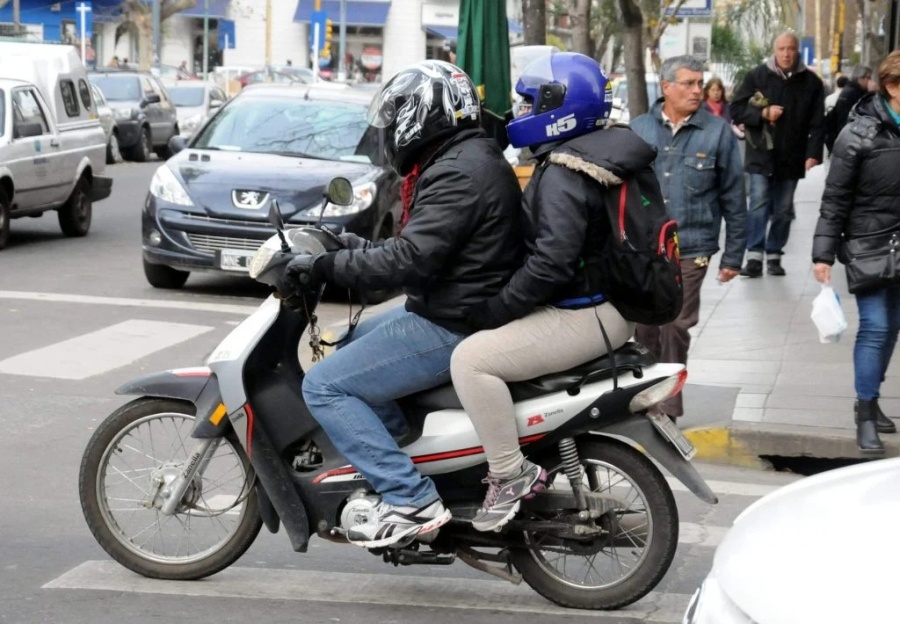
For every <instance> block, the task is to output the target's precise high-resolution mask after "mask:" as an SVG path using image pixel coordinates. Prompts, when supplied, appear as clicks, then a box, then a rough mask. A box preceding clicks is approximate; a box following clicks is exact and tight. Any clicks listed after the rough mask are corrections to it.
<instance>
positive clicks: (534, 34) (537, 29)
mask: <svg viewBox="0 0 900 624" xmlns="http://www.w3.org/2000/svg"><path fill="white" fill-rule="evenodd" d="M522 21H523V22H524V23H525V24H524V26H525V45H544V44H545V43H546V42H547V2H546V0H522Z"/></svg>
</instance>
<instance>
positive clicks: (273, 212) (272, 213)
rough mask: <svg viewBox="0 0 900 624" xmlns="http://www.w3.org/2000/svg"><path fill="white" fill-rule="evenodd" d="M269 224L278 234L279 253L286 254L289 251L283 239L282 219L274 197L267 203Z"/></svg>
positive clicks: (289, 247) (288, 246) (285, 240)
mask: <svg viewBox="0 0 900 624" xmlns="http://www.w3.org/2000/svg"><path fill="white" fill-rule="evenodd" d="M269 223H271V224H272V225H273V226H275V230H276V231H277V232H278V238H280V239H281V251H283V252H285V253H287V252H289V251H290V250H291V246H290V245H288V242H287V239H286V238H285V237H284V217H282V216H281V209H280V208H279V207H278V200H277V199H275V198H274V197H273V198H272V200H271V201H270V202H269Z"/></svg>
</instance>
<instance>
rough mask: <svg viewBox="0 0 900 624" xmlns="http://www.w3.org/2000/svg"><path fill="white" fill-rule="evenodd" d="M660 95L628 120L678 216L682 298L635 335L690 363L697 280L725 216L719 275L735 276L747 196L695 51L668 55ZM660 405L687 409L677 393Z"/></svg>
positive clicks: (665, 356)
mask: <svg viewBox="0 0 900 624" xmlns="http://www.w3.org/2000/svg"><path fill="white" fill-rule="evenodd" d="M660 86H661V87H662V91H663V99H662V100H660V101H659V102H656V103H655V104H654V105H653V107H652V108H651V109H650V112H648V113H645V114H643V115H641V116H640V117H638V118H637V119H634V120H632V122H631V128H632V129H633V130H634V131H635V133H637V135H638V136H640V137H641V138H642V139H644V140H645V141H647V142H648V143H649V144H650V145H652V146H654V147H655V148H656V176H657V178H659V185H660V188H661V189H662V193H663V197H664V198H665V200H666V211H667V212H668V213H669V215H671V217H672V218H673V219H675V220H676V221H678V247H679V250H680V253H681V277H682V284H684V304H683V306H682V308H681V313H680V314H679V315H678V318H676V319H675V320H674V321H672V322H671V323H667V324H665V325H663V326H661V327H660V326H655V325H653V326H650V325H638V326H637V330H636V331H635V338H637V340H638V342H640V343H642V344H644V345H645V346H646V347H647V348H648V349H650V350H651V351H652V352H654V353H655V354H656V356H657V357H659V358H660V361H662V362H678V363H681V364H687V356H688V349H689V348H690V345H691V335H690V332H689V330H690V328H691V327H693V326H694V325H696V324H697V322H698V321H699V320H700V287H701V286H702V284H703V279H704V277H706V271H707V269H708V267H709V260H710V257H711V256H713V255H714V254H715V253H716V252H717V251H718V250H719V233H720V232H721V230H722V220H723V219H724V220H725V251H724V253H723V254H722V260H721V263H720V266H719V273H718V279H719V281H720V282H727V281H729V280H731V279H733V278H735V277H737V275H738V272H739V271H740V270H741V263H742V261H743V259H744V246H745V245H746V244H747V235H746V221H747V200H746V198H745V196H744V176H743V174H742V173H741V153H740V149H739V147H738V143H737V140H736V139H735V136H734V133H733V132H732V131H731V126H730V124H728V123H727V122H725V121H724V120H723V119H721V118H720V117H716V116H714V115H712V114H711V113H710V112H709V111H708V110H707V109H706V107H705V106H702V103H703V64H702V63H701V62H700V61H698V60H697V59H695V58H694V57H692V56H677V57H675V58H671V59H667V60H666V62H665V63H663V65H662V68H661V69H660ZM663 409H664V410H665V412H666V413H667V414H668V415H669V416H671V417H677V416H682V415H683V414H684V407H683V405H682V399H681V394H680V393H679V394H678V395H676V396H675V397H673V398H672V399H670V400H668V401H667V402H666V403H665V404H664V405H663Z"/></svg>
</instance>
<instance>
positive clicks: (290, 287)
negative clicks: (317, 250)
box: [276, 254, 324, 299]
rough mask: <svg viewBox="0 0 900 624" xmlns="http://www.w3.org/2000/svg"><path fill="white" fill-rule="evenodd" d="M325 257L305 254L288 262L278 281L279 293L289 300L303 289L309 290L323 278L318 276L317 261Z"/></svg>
mask: <svg viewBox="0 0 900 624" xmlns="http://www.w3.org/2000/svg"><path fill="white" fill-rule="evenodd" d="M323 255H324V254H316V255H311V254H303V255H300V256H297V257H296V258H294V259H293V260H291V261H290V262H288V263H287V266H285V267H284V271H282V273H281V277H280V278H279V279H278V284H277V286H276V287H277V288H278V293H279V294H280V295H281V296H282V297H283V298H284V299H288V298H290V297H291V296H293V295H294V294H296V293H297V291H299V290H301V289H302V288H304V287H306V288H308V287H309V286H310V285H311V284H313V283H314V282H316V281H318V280H320V279H321V277H322V276H321V275H317V274H316V261H317V260H319V258H320V257H321V256H323Z"/></svg>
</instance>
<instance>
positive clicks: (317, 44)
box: [309, 11, 328, 56]
mask: <svg viewBox="0 0 900 624" xmlns="http://www.w3.org/2000/svg"><path fill="white" fill-rule="evenodd" d="M327 19H328V16H327V15H326V14H325V11H313V12H312V19H310V21H309V38H310V39H312V41H311V42H310V47H311V48H312V50H313V51H314V52H315V55H316V56H319V53H321V52H322V48H324V47H325V22H326V20H327Z"/></svg>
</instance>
